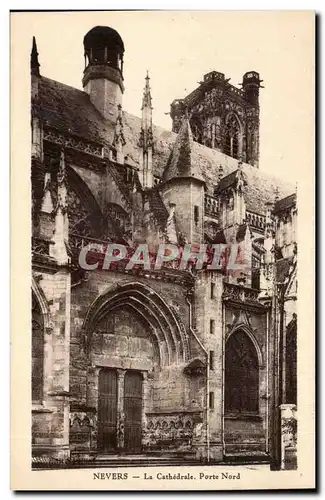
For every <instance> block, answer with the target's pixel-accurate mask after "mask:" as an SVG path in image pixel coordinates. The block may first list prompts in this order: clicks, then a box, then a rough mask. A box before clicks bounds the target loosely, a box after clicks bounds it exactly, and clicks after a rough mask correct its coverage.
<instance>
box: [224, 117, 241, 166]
mask: <svg viewBox="0 0 325 500" xmlns="http://www.w3.org/2000/svg"><path fill="white" fill-rule="evenodd" d="M225 154H226V155H228V156H232V157H233V158H236V159H238V158H239V156H240V154H241V151H240V126H239V122H238V120H237V118H236V117H235V115H231V116H230V117H229V119H228V120H227V123H226V131H225Z"/></svg>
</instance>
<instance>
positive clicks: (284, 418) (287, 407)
mask: <svg viewBox="0 0 325 500" xmlns="http://www.w3.org/2000/svg"><path fill="white" fill-rule="evenodd" d="M296 410H297V407H296V405H295V404H282V405H280V411H281V469H286V468H288V467H287V466H288V459H287V456H286V450H287V451H288V449H290V451H292V452H293V453H292V454H293V457H294V461H296V453H297V450H296V440H297V435H296V429H295V426H294V425H293V424H294V421H296Z"/></svg>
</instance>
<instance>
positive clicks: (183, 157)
mask: <svg viewBox="0 0 325 500" xmlns="http://www.w3.org/2000/svg"><path fill="white" fill-rule="evenodd" d="M188 177H191V178H195V179H199V180H201V181H203V177H202V175H201V172H200V168H199V162H198V158H197V155H196V150H195V148H194V141H193V135H192V131H191V127H190V123H189V121H188V119H187V118H186V119H184V120H183V123H182V125H181V128H180V130H179V132H178V135H177V137H176V140H175V142H174V146H173V150H172V152H171V153H170V156H169V158H168V161H167V165H166V168H165V170H164V172H163V176H162V180H163V181H164V182H168V181H170V180H171V179H175V178H188ZM203 182H204V181H203Z"/></svg>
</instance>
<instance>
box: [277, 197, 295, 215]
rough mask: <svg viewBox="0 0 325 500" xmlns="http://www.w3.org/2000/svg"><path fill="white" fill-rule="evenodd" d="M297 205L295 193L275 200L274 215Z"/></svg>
mask: <svg viewBox="0 0 325 500" xmlns="http://www.w3.org/2000/svg"><path fill="white" fill-rule="evenodd" d="M296 203H297V196H296V193H293V194H290V195H289V196H286V197H285V198H282V199H281V200H277V201H276V203H275V206H274V213H279V212H283V211H284V210H288V209H289V208H291V207H294V206H295V205H296Z"/></svg>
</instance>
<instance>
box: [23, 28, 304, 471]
mask: <svg viewBox="0 0 325 500" xmlns="http://www.w3.org/2000/svg"><path fill="white" fill-rule="evenodd" d="M94 40H95V42H94ZM93 43H94V44H95V45H94V47H93V46H92V44H93ZM95 48H96V50H95ZM92 49H94V50H95V52H96V51H97V50H99V49H100V50H99V52H98V54H97V52H96V54H97V56H96V58H95V59H94V51H93V50H92ZM85 50H86V53H87V58H86V68H85V76H84V84H85V89H84V90H85V91H84V92H82V91H79V90H76V89H72V88H71V87H66V86H65V85H63V84H60V83H58V82H54V81H52V80H49V79H47V78H45V77H43V76H41V75H40V73H39V64H38V59H37V49H36V43H34V45H33V51H32V58H31V73H32V76H31V78H32V116H33V118H32V127H33V134H32V140H33V144H32V169H31V172H32V200H33V212H32V219H33V238H32V255H33V262H32V266H33V283H32V296H33V314H32V316H33V329H32V330H33V339H34V343H33V356H32V358H33V368H32V371H33V373H32V375H33V383H32V385H33V387H32V389H33V394H35V395H37V400H36V399H35V400H33V404H32V446H33V456H34V457H50V458H51V460H52V459H53V460H55V459H64V460H71V459H73V457H79V458H80V457H81V458H83V459H92V460H96V457H99V456H102V455H105V456H112V455H113V456H116V455H119V456H124V457H127V456H131V457H132V456H135V455H136V456H138V455H139V454H142V455H144V456H146V455H150V454H151V455H152V454H159V455H160V456H166V457H172V456H174V457H175V456H177V457H178V458H179V460H190V459H196V460H203V461H214V462H222V461H224V460H227V459H228V460H229V459H231V460H246V459H247V457H248V458H249V457H255V459H256V460H263V461H265V460H267V459H270V457H271V458H273V459H274V460H276V459H277V449H278V448H277V444H276V442H275V441H274V439H273V435H274V432H275V431H276V432H278V433H280V432H281V422H280V420H279V418H278V417H277V414H278V409H279V408H280V404H281V403H296V401H287V399H288V398H290V397H294V394H295V391H296V389H295V390H292V388H293V386H294V384H296V381H295V380H296V379H295V377H296V375H295V357H294V356H295V355H294V352H293V351H292V349H293V350H294V349H295V347H294V346H295V345H296V344H295V342H296V340H295V339H296V337H295V335H296V333H295V332H296V330H295V325H294V322H293V323H292V321H295V320H296V316H294V314H295V310H294V304H295V298H296V285H295V274H294V273H295V268H296V254H297V248H296V244H295V231H296V229H295V228H296V200H295V196H290V195H291V194H292V193H291V191H290V187H289V190H288V189H287V188H286V187H283V185H282V184H281V183H280V182H278V183H277V185H278V186H279V191H278V192H274V180H273V179H269V178H268V177H267V176H266V175H265V174H263V172H262V171H260V170H257V169H256V167H257V166H258V156H259V154H258V147H259V146H258V113H259V107H258V92H259V88H260V79H259V75H258V73H255V72H249V73H246V74H245V75H244V79H243V90H239V89H235V88H234V87H232V86H230V85H229V84H228V82H227V80H225V78H224V75H222V74H220V73H216V72H213V74H212V73H211V74H209V75H206V76H205V78H204V82H203V83H202V84H201V86H200V88H199V90H198V92H196V93H195V95H194V96H193V95H191V96H189V97H188V98H186V99H184V102H182V103H179V102H178V101H174V103H173V104H172V118H173V130H174V131H175V132H177V133H178V135H177V136H176V135H175V133H173V132H168V131H163V132H162V131H161V130H159V129H158V128H156V127H154V125H153V124H152V117H151V116H152V113H151V111H152V106H151V89H150V86H149V77H148V76H147V78H146V83H145V88H144V96H143V102H142V108H141V109H142V117H141V118H136V117H132V116H131V115H128V114H127V113H126V112H125V111H123V110H122V107H121V103H122V93H123V90H124V86H123V83H122V82H123V53H124V46H123V42H122V40H121V38H120V37H119V35H118V34H117V33H116V32H115V31H114V30H112V29H111V28H103V27H97V28H94V29H93V30H91V32H90V35H89V34H88V35H87V36H86V37H85ZM108 63H109V64H113V68H112V71H107V68H106V66H107V64H108ZM113 70H114V71H113ZM93 81H95V82H96V85H92V82H93ZM93 93H94V95H92V94H93ZM114 93H115V94H114ZM113 94H114V95H113ZM96 108H97V109H96ZM233 120H238V123H237V122H236V123H233ZM199 123H200V124H201V125H199ZM237 125H238V127H237ZM199 126H200V127H203V128H201V129H200V128H199ZM231 127H234V128H233V129H232V128H231ZM209 130H210V132H209ZM244 131H245V132H244ZM209 134H210V135H209ZM211 134H212V135H211ZM227 134H228V135H227ZM236 141H237V142H236ZM229 148H230V150H229ZM277 193H278V194H277ZM277 196H278V199H277ZM288 199H289V201H288ZM283 200H284V201H283ZM282 201H283V203H280V202H282ZM290 224H291V225H290ZM283 232H285V237H284V236H283ZM289 235H290V236H289ZM113 242H114V243H118V244H123V245H124V246H126V247H127V248H128V249H129V250H130V251H131V250H132V249H134V248H135V246H136V245H137V244H139V243H148V244H149V248H150V252H151V256H156V254H157V245H158V244H159V243H165V244H169V245H170V244H174V245H177V246H178V249H179V251H180V252H182V251H185V245H189V244H190V245H192V247H191V250H192V251H193V252H197V249H198V247H199V245H201V244H205V245H209V248H212V247H211V246H212V245H216V244H223V245H225V244H228V245H231V247H232V248H233V249H235V250H234V251H236V262H237V263H239V264H240V266H241V267H240V269H239V270H229V269H228V267H229V266H228V263H229V259H230V256H229V254H228V253H227V252H228V250H227V249H225V250H224V253H221V255H220V267H219V269H212V270H209V269H208V268H207V266H206V265H203V266H201V269H200V268H195V266H193V265H188V266H185V267H184V268H180V267H179V266H178V265H177V262H178V261H175V262H170V263H167V264H166V265H165V266H164V267H163V268H161V269H155V267H154V266H151V267H150V268H149V269H148V268H146V266H143V265H137V266H135V267H134V268H133V269H128V268H127V266H126V265H125V263H122V262H120V263H116V265H114V266H113V267H112V268H110V269H109V270H104V269H102V267H101V265H99V266H98V265H97V267H96V263H97V264H98V262H101V263H103V261H104V258H105V250H106V249H107V246H108V244H109V243H113ZM88 244H92V245H96V251H94V252H93V254H91V255H90V256H89V255H88V258H89V261H88V265H90V264H93V263H95V266H94V267H95V269H93V270H85V269H83V268H82V267H81V266H80V264H79V254H80V251H81V249H82V248H83V247H84V246H86V245H88ZM227 248H228V249H229V248H230V247H229V246H228V247H227ZM279 283H280V284H281V286H280V285H279ZM279 286H280V288H281V290H280V288H279V289H278V287H279ZM276 301H278V303H277V304H276ZM275 311H276V312H275ZM279 318H280V323H279ZM278 324H279V325H280V326H279V329H278V328H277V326H276V325H278ZM286 332H288V333H286ZM278 337H279V338H280V349H281V350H280V351H275V350H274V345H276V343H277V339H278ZM276 360H280V371H279V368H277V370H275V368H274V367H275V366H277V367H279V363H277V362H276ZM275 378H276V380H277V384H278V385H277V387H278V388H277V390H276V391H275V390H274V383H273V381H274V379H275ZM295 387H296V386H295ZM284 394H286V395H287V396H286V397H285V398H284ZM35 397H36V396H35ZM274 457H275V458H274ZM134 460H136V458H134Z"/></svg>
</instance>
